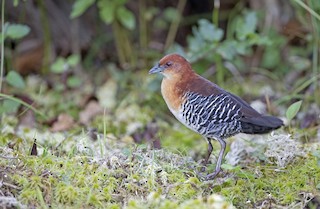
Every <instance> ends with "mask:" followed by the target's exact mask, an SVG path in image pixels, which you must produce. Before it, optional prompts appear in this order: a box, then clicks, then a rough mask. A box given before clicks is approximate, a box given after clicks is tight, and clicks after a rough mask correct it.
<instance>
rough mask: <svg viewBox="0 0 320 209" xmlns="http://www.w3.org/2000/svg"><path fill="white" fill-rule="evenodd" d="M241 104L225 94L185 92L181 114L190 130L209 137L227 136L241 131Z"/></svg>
mask: <svg viewBox="0 0 320 209" xmlns="http://www.w3.org/2000/svg"><path fill="white" fill-rule="evenodd" d="M240 109H241V105H239V104H238V103H236V102H235V101H234V100H233V99H232V98H230V96H229V95H227V94H219V95H210V96H202V95H200V94H197V93H190V92H188V93H186V95H185V102H184V103H183V104H182V108H181V116H182V120H183V121H184V122H185V124H186V125H187V126H188V127H189V128H191V129H192V130H194V131H196V132H198V133H200V134H201V135H203V136H205V137H209V138H227V137H230V136H233V135H235V134H237V133H239V132H240V131H241V122H240V118H241V116H242V114H241V112H240Z"/></svg>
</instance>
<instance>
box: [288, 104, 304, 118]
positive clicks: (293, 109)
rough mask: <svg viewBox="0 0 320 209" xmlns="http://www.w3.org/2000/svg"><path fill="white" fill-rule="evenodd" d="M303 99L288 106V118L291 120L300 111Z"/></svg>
mask: <svg viewBox="0 0 320 209" xmlns="http://www.w3.org/2000/svg"><path fill="white" fill-rule="evenodd" d="M301 104H302V101H301V100H300V101H298V102H295V103H293V104H292V105H290V107H289V108H288V110H287V112H286V117H287V119H288V120H289V121H290V120H292V119H293V118H294V117H295V116H296V115H297V113H298V112H299V109H300V107H301Z"/></svg>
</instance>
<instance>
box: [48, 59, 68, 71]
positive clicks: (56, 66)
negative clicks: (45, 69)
mask: <svg viewBox="0 0 320 209" xmlns="http://www.w3.org/2000/svg"><path fill="white" fill-rule="evenodd" d="M67 69H68V64H67V62H66V60H65V59H64V58H63V57H59V58H58V59H57V60H56V61H55V62H54V63H53V64H52V65H51V72H53V73H62V72H64V71H66V70H67Z"/></svg>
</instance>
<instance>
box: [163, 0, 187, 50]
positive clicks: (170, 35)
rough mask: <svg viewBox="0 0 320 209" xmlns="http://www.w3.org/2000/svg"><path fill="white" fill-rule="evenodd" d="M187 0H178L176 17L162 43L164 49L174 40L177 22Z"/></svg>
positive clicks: (178, 22) (177, 26)
mask: <svg viewBox="0 0 320 209" xmlns="http://www.w3.org/2000/svg"><path fill="white" fill-rule="evenodd" d="M186 3H187V0H179V2H178V6H177V10H178V18H176V19H175V20H173V21H172V23H171V25H170V28H169V32H168V35H167V39H166V43H165V45H164V50H167V49H168V48H169V47H170V46H171V45H172V43H173V42H174V39H175V37H176V35H177V32H178V28H179V24H180V21H181V17H182V12H183V10H184V7H185V6H186Z"/></svg>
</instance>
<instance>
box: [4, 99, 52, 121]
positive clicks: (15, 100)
mask: <svg viewBox="0 0 320 209" xmlns="http://www.w3.org/2000/svg"><path fill="white" fill-rule="evenodd" d="M1 97H2V98H5V99H9V100H12V101H14V102H17V103H20V104H21V105H23V106H26V107H27V108H29V109H31V110H32V111H33V112H35V113H37V114H38V115H41V116H42V117H43V118H47V116H46V115H45V114H43V113H42V112H40V111H39V110H37V109H36V108H34V107H33V106H32V105H29V104H28V103H26V102H24V101H22V100H21V99H18V98H15V97H13V96H10V95H6V94H2V93H0V98H1Z"/></svg>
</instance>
